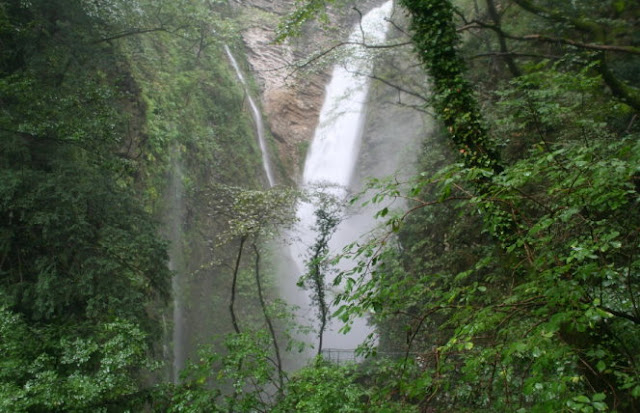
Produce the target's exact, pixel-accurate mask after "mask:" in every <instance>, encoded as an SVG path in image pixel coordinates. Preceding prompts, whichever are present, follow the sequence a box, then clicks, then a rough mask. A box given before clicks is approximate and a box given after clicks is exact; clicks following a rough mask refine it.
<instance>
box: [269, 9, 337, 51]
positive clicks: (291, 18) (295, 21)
mask: <svg viewBox="0 0 640 413" xmlns="http://www.w3.org/2000/svg"><path fill="white" fill-rule="evenodd" d="M334 2H335V0H297V1H296V6H295V7H294V9H293V12H291V13H290V14H289V15H288V16H287V17H286V18H285V19H284V21H283V22H282V23H280V24H279V25H278V29H277V35H276V42H282V41H284V40H285V39H286V38H288V37H295V36H299V35H300V31H301V30H302V25H303V24H304V23H306V22H307V21H309V20H312V19H315V18H319V19H320V21H322V22H327V21H328V18H329V17H328V16H327V14H326V12H325V8H326V7H327V4H330V3H334Z"/></svg>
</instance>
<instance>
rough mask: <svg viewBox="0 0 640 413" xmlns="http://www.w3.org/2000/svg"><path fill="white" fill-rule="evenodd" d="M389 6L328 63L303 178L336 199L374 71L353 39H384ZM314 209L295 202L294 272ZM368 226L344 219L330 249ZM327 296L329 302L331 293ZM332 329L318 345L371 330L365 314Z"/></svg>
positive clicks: (304, 307) (345, 181)
mask: <svg viewBox="0 0 640 413" xmlns="http://www.w3.org/2000/svg"><path fill="white" fill-rule="evenodd" d="M392 7H393V4H392V1H388V2H386V3H385V4H384V5H382V6H380V7H378V8H375V9H373V10H371V11H370V12H369V13H367V14H366V15H365V16H364V17H363V18H362V21H361V22H360V23H359V24H358V25H357V26H356V27H355V29H354V30H353V32H352V34H351V35H350V37H349V43H350V46H349V49H348V50H347V54H348V56H349V57H348V60H347V61H346V62H344V63H342V64H338V65H336V66H335V67H334V68H333V73H332V76H331V81H330V82H329V84H328V85H327V88H326V94H325V100H324V103H323V106H322V109H321V112H320V116H319V122H318V126H317V128H316V131H315V134H314V138H313V142H312V143H311V146H310V148H309V152H308V154H307V159H306V161H305V167H304V175H303V180H302V182H303V186H304V187H305V188H306V189H308V190H316V191H318V190H320V191H322V192H324V193H328V194H330V195H332V196H335V197H336V198H338V199H339V200H340V201H344V198H345V197H346V195H347V190H348V187H349V184H350V182H351V179H352V176H353V173H354V170H355V166H356V161H357V159H358V154H359V149H360V140H361V135H362V129H363V125H364V119H365V110H366V101H367V96H368V90H369V83H370V79H369V75H370V74H371V72H372V70H373V57H372V56H371V54H370V53H369V50H368V49H367V48H366V47H363V46H360V45H357V43H363V42H364V43H366V44H367V45H374V44H380V43H382V42H384V40H385V37H386V31H387V26H388V22H387V21H386V18H387V17H388V16H389V15H390V13H391V9H392ZM316 186H322V187H323V189H317V188H316ZM314 188H315V189H314ZM314 210H315V206H314V205H312V204H311V203H308V202H302V203H300V205H299V207H298V212H297V215H298V219H299V221H300V223H299V232H300V235H299V236H300V242H295V243H294V245H293V246H292V249H291V251H292V252H291V255H292V257H293V258H294V260H297V266H298V271H299V274H298V275H300V274H302V273H304V272H306V269H305V264H304V261H305V258H308V255H309V254H308V252H307V251H308V250H309V247H310V246H311V245H313V243H314V241H315V238H316V236H317V234H316V233H315V231H314V230H313V227H314V225H315V215H314ZM373 225H374V219H373V217H372V216H368V217H367V218H366V219H364V220H363V219H362V217H356V218H355V219H344V220H343V221H342V222H341V223H340V225H339V226H338V229H337V231H336V233H335V234H334V235H333V238H332V240H331V243H330V249H331V251H332V252H331V253H332V254H335V253H337V252H339V251H341V250H342V248H343V247H344V246H345V245H346V244H347V243H348V242H351V241H354V240H355V239H356V238H357V237H358V236H359V235H361V234H363V233H365V232H367V231H369V230H370V229H371V228H372V226H373ZM351 264H353V263H351ZM342 265H343V266H345V265H350V263H343V264H342ZM342 269H346V268H344V267H343V268H342ZM327 281H330V277H327ZM292 282H295V280H289V283H292ZM283 295H285V298H286V299H287V300H288V301H289V302H292V303H293V304H295V305H297V306H299V307H300V308H301V313H302V314H301V317H302V318H303V319H306V321H307V322H309V321H310V320H313V319H314V318H315V316H314V314H315V313H316V310H315V309H314V308H313V306H312V305H311V299H310V297H309V294H308V292H305V291H301V290H300V289H297V290H295V291H294V290H293V288H291V287H288V288H287V287H284V288H283ZM328 301H331V298H330V299H329V300H328ZM312 322H313V321H312ZM315 324H316V323H315V322H314V325H315ZM337 329H338V326H336V325H335V323H332V324H331V325H330V326H329V328H328V329H327V331H326V332H325V334H324V344H323V347H325V348H329V347H334V348H348V347H350V348H353V347H355V346H357V345H358V344H360V343H361V342H362V341H363V340H364V339H365V338H366V337H367V335H369V334H372V333H374V331H373V329H372V328H371V327H370V326H368V325H367V322H366V319H365V318H364V317H362V318H360V319H356V320H354V322H353V324H352V326H351V331H350V332H349V333H348V334H346V335H344V334H341V333H339V332H338V331H337Z"/></svg>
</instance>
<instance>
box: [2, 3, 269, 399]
mask: <svg viewBox="0 0 640 413" xmlns="http://www.w3.org/2000/svg"><path fill="white" fill-rule="evenodd" d="M225 10H226V8H225V7H224V4H221V3H217V2H191V1H173V0H172V1H160V2H158V1H144V0H141V1H118V0H114V1H110V0H105V1H91V0H71V1H69V0H60V1H58V0H53V1H52V0H33V1H19V0H15V1H14V0H7V1H0V50H1V51H0V199H1V201H0V217H1V218H0V222H1V224H0V312H1V316H0V411H3V412H4V411H6V412H21V411H43V412H44V411H47V412H51V411H125V410H127V409H130V410H131V411H140V410H142V408H143V406H144V405H150V403H152V401H153V400H155V399H156V397H155V396H154V395H157V394H158V393H157V392H158V391H159V390H155V389H153V384H154V383H156V382H159V381H164V380H165V378H167V373H166V372H167V366H163V365H162V364H161V363H160V361H161V360H162V359H163V358H170V356H168V355H167V354H166V353H163V351H162V348H163V344H164V343H163V342H164V340H165V339H166V337H167V334H168V333H170V331H168V330H169V329H170V328H171V327H170V326H167V323H166V321H165V320H166V318H167V317H166V316H167V314H170V312H169V308H170V304H171V301H170V300H169V298H170V279H171V273H170V271H169V269H168V265H167V264H168V257H167V246H168V243H167V242H165V241H164V240H163V237H162V236H161V233H166V232H167V231H165V230H163V231H160V229H161V226H160V225H159V220H160V218H161V217H166V216H167V215H170V214H171V213H174V211H172V210H171V209H172V208H173V206H172V205H171V202H168V201H166V199H167V198H171V196H172V194H170V193H169V192H170V188H169V187H170V186H171V185H169V184H168V183H169V182H172V179H170V175H171V174H176V172H175V169H176V165H182V169H183V170H184V177H181V176H179V177H178V178H177V180H178V181H182V182H179V185H181V186H182V187H184V190H183V192H185V193H186V195H185V199H187V202H191V205H187V206H186V207H184V208H183V209H184V210H186V209H187V208H189V207H191V208H192V207H193V205H192V204H193V202H196V199H197V194H196V193H195V192H196V191H195V188H197V187H204V186H205V185H206V184H207V183H208V182H209V181H210V180H212V179H216V180H217V181H218V182H224V183H227V184H239V183H244V184H245V185H247V186H257V185H258V182H259V180H258V176H257V173H254V171H259V169H257V168H254V167H253V165H255V164H256V163H257V162H259V159H260V155H259V151H258V150H257V148H256V144H255V143H254V139H253V132H252V125H251V123H250V121H249V120H248V119H247V117H246V116H244V115H243V114H242V102H243V96H242V93H243V92H242V91H241V90H240V89H239V88H238V87H237V86H236V82H235V77H234V76H235V74H234V73H233V72H232V70H231V69H230V68H229V67H228V64H227V63H226V60H224V59H220V56H221V55H222V44H223V42H225V41H227V40H228V43H229V44H230V45H233V42H232V37H231V36H232V35H231V34H232V33H233V30H232V29H233V27H231V26H230V25H229V24H228V22H229V21H228V20H225V19H224V18H223V17H222V15H221V13H224V12H225ZM214 33H215V36H214ZM231 148H233V150H231ZM186 177H188V179H187V178H186ZM173 181H175V179H174V180H173ZM167 210H168V211H167ZM163 219H164V218H163ZM181 219H183V220H184V222H189V223H191V224H192V223H193V222H194V221H196V222H197V221H198V220H201V219H202V217H201V215H199V214H198V213H197V212H195V213H192V214H191V216H190V217H189V219H187V218H184V217H178V222H179V223H180V224H179V226H181V227H182V226H183V224H182V222H183V220H181ZM192 225H193V224H192ZM179 231H180V232H187V231H186V230H185V229H184V228H179ZM202 236H203V235H202V234H198V233H196V234H192V233H187V235H184V238H188V237H191V238H197V237H202ZM187 241H189V240H184V241H183V240H181V239H177V241H174V246H173V248H174V249H182V248H185V246H184V244H186V243H187ZM191 250H192V249H187V252H186V253H185V254H184V259H185V261H187V260H189V265H192V266H199V265H201V261H199V260H198V259H197V258H194V257H193V255H189V254H190V253H191ZM181 264H182V265H184V266H185V267H186V266H187V265H186V264H184V263H177V265H181ZM169 318H170V315H169ZM169 364H170V363H169Z"/></svg>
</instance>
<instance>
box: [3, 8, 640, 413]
mask: <svg viewBox="0 0 640 413" xmlns="http://www.w3.org/2000/svg"><path fill="white" fill-rule="evenodd" d="M328 3H333V1H331V0H328V1H324V0H303V1H300V2H299V3H298V6H299V7H298V8H297V10H296V11H295V12H294V13H293V14H292V15H291V16H290V17H289V18H288V19H286V20H285V23H284V24H283V26H282V29H283V30H282V36H281V38H282V39H284V38H285V37H286V36H287V35H291V34H295V33H296V32H297V31H299V28H300V27H302V25H303V24H305V23H304V22H305V21H306V20H307V19H310V18H312V17H313V16H315V15H317V14H318V13H322V10H323V8H324V7H325V6H326V5H327V4H328ZM399 3H400V4H399V5H397V7H403V8H404V10H405V12H406V19H407V21H408V26H409V29H408V35H409V36H410V41H411V43H412V45H413V47H414V48H415V52H416V54H417V56H418V59H419V60H420V61H421V63H422V64H423V66H424V69H425V73H426V74H428V76H429V77H428V79H429V90H430V95H429V96H428V97H427V98H428V100H429V102H430V104H429V106H430V108H432V110H433V111H434V112H435V113H436V117H437V118H438V120H439V122H440V127H439V132H438V133H437V134H435V135H434V136H428V137H425V151H424V154H423V156H422V160H421V166H420V167H421V170H420V173H419V174H418V175H417V176H415V177H414V179H412V180H411V181H410V182H405V183H397V182H395V181H374V182H372V183H371V185H370V186H371V190H372V191H375V192H377V195H376V196H375V197H374V198H373V200H374V202H380V201H382V200H384V199H388V198H396V197H397V198H403V199H406V200H408V202H409V211H408V212H398V213H396V212H394V211H391V210H389V209H387V208H384V209H381V211H380V212H379V213H378V215H379V216H380V217H382V218H384V219H386V224H387V227H388V228H387V230H388V231H387V234H386V235H385V236H383V237H382V238H379V239H375V240H372V241H371V242H370V243H369V244H367V245H359V244H354V246H353V251H352V254H353V255H354V256H355V258H356V259H358V260H360V261H361V265H359V266H357V267H356V268H355V269H353V270H352V271H349V272H346V273H343V274H341V275H340V277H339V278H342V279H347V280H348V282H346V283H344V285H347V286H348V287H349V288H348V290H347V291H345V293H344V294H342V295H341V296H340V297H339V301H340V302H339V305H340V306H341V307H340V310H339V311H338V313H337V314H336V316H339V317H342V318H343V319H344V320H345V321H346V320H348V319H349V317H350V316H351V315H353V314H362V313H363V312H371V313H372V314H373V316H372V318H373V321H374V322H375V323H376V326H377V328H378V331H379V334H380V337H379V347H378V348H375V347H373V346H370V345H364V346H363V348H362V349H361V350H362V352H363V353H364V354H367V355H369V356H371V357H370V359H368V360H367V361H366V362H365V363H362V364H361V365H359V366H351V367H344V366H343V367H341V366H334V365H331V364H327V363H326V362H324V361H322V359H318V360H316V361H315V362H314V363H312V364H311V365H309V366H308V367H307V368H305V369H303V370H301V371H299V372H298V373H296V374H295V375H292V376H291V377H286V374H285V373H284V372H283V371H282V362H281V359H280V356H281V351H283V350H284V349H285V347H286V344H285V341H284V340H282V338H283V337H286V335H287V334H286V332H284V331H280V330H278V328H277V327H276V328H274V322H275V320H276V319H277V318H279V319H281V320H286V319H288V317H289V316H288V315H287V312H286V311H285V310H284V309H283V307H282V306H275V307H274V306H271V305H269V303H267V300H265V298H264V296H263V293H264V287H265V286H264V285H263V284H262V281H263V278H264V274H263V272H264V270H265V268H266V265H265V262H264V261H265V258H268V254H267V253H266V250H265V249H264V244H263V240H265V239H267V238H269V237H271V236H272V235H273V233H274V231H275V229H277V228H281V227H282V226H283V225H286V224H287V223H288V222H289V221H290V219H289V215H288V214H290V211H291V208H292V200H293V199H294V195H293V194H291V193H290V192H288V191H285V190H283V191H266V192H263V191H257V190H251V188H253V189H255V188H256V187H258V186H259V178H258V177H257V176H256V175H257V173H259V171H260V168H256V167H254V166H255V165H257V164H258V163H259V162H260V157H259V153H258V151H257V150H256V148H255V143H253V140H252V136H253V134H252V132H251V127H250V123H249V122H247V119H246V117H244V116H241V115H240V113H241V112H242V92H241V91H239V90H238V88H237V87H236V86H234V84H235V82H234V81H233V76H234V75H233V73H232V72H231V71H230V69H229V67H228V65H227V64H226V63H225V62H224V60H223V59H221V58H220V56H222V51H221V46H222V44H224V43H229V44H232V43H233V41H234V36H233V33H234V27H233V25H232V24H231V23H230V22H231V21H232V20H231V19H229V18H227V17H225V14H226V13H227V12H228V9H227V8H226V7H225V4H224V2H217V1H189V0H171V1H168V0H167V1H151V0H148V1H147V0H139V1H125V0H93V1H92V0H30V1H21V0H0V48H1V51H0V56H1V57H0V148H1V151H0V209H1V211H0V212H1V213H0V222H1V225H0V410H1V411H11V412H20V411H25V412H32V411H33V412H38V411H43V412H45V411H46V412H49V411H114V412H119V411H127V410H129V411H141V410H143V409H145V408H146V409H149V410H151V411H175V412H182V411H184V412H210V411H247V412H248V411H282V412H289V411H313V412H336V411H342V412H358V411H381V412H382V411H385V412H387V411H402V412H411V411H416V412H418V411H423V412H429V411H456V412H483V411H486V412H495V411H518V412H525V411H538V412H548V411H558V412H560V411H567V412H593V411H618V412H632V411H637V410H638V409H639V408H640V407H639V404H640V401H639V400H638V398H639V397H640V371H639V369H638V363H639V362H640V360H639V359H638V357H639V356H638V351H637V349H638V348H640V328H639V327H638V324H639V323H640V308H639V305H640V304H639V302H638V301H639V300H640V296H639V294H638V289H639V288H640V285H639V282H638V281H639V278H640V257H639V256H638V250H639V246H640V212H639V211H640V208H639V207H640V205H639V194H638V192H639V191H640V182H639V180H640V140H639V139H638V138H639V137H640V126H639V124H638V122H637V117H638V112H639V111H640V75H639V72H638V69H637V68H638V67H639V64H640V57H639V55H640V37H639V36H640V35H639V34H638V33H640V30H638V18H639V17H640V12H639V10H640V8H638V4H637V1H634V0H604V1H603V0H581V1H572V2H569V1H567V2H558V1H553V0H474V1H472V0H402V1H400V2H399ZM395 23H397V25H398V26H399V27H400V25H402V24H403V21H402V19H399V20H397V21H396V22H395ZM176 165H182V167H183V168H184V169H185V170H186V171H187V172H188V173H185V176H187V177H188V178H185V179H182V182H180V186H183V187H184V191H185V192H186V193H187V199H188V201H187V205H186V206H184V205H183V206H180V207H178V209H179V212H178V213H177V217H178V218H179V219H180V220H184V221H185V222H187V223H188V225H185V226H186V227H183V226H180V228H177V229H176V231H175V232H180V233H181V235H180V236H179V238H180V237H181V238H180V239H179V240H178V241H177V242H178V243H179V244H176V242H175V240H174V246H173V248H177V249H180V250H183V253H184V255H183V256H182V259H181V262H178V263H175V264H176V265H178V266H181V267H182V268H181V270H183V271H186V272H189V273H197V274H200V273H201V272H205V271H206V270H210V269H211V268H212V267H214V266H215V267H216V269H217V270H220V271H226V273H227V274H230V275H231V277H229V280H230V285H227V284H226V283H224V284H221V285H224V289H223V291H225V294H226V291H231V303H230V304H229V303H228V300H227V296H226V295H225V296H224V297H220V298H219V300H220V303H219V304H220V306H219V308H224V311H225V314H226V315H225V319H226V318H227V317H228V315H230V316H231V321H230V322H227V324H228V325H227V326H226V327H225V328H227V330H228V331H231V334H229V335H228V336H227V339H226V346H227V351H226V352H225V353H224V354H220V352H219V351H217V350H218V349H216V351H212V350H209V349H202V351H201V353H200V357H199V358H198V359H197V360H195V361H196V363H193V364H191V365H189V366H188V367H187V369H185V371H184V372H183V375H182V381H181V382H180V383H179V384H176V385H173V384H168V383H167V374H166V371H167V370H166V367H165V368H164V369H163V368H162V367H160V360H161V359H162V358H163V357H162V354H160V353H161V348H162V344H163V335H164V336H166V334H167V331H166V329H163V324H162V322H161V321H162V318H163V314H166V313H165V312H166V309H167V307H168V306H169V297H170V291H169V289H170V288H169V287H170V277H171V273H170V271H169V270H168V267H167V264H168V262H167V261H168V258H167V243H165V242H164V241H162V237H161V236H160V235H159V234H160V233H161V232H162V231H160V227H159V225H158V223H157V219H158V217H159V216H160V215H161V213H163V212H166V211H163V209H166V208H170V207H167V206H166V202H164V201H163V200H165V199H166V197H169V195H168V192H170V191H171V188H169V187H170V186H171V185H169V184H167V182H170V181H171V179H169V176H170V174H171V173H172V171H173V173H174V175H175V174H176ZM252 165H253V167H252ZM251 171H258V172H251ZM212 181H216V182H217V184H216V185H212V184H211V182H212ZM240 184H243V185H245V186H246V187H248V188H249V189H242V190H241V189H238V188H233V187H230V186H228V185H240ZM197 207H202V208H197ZM212 216H213V217H214V218H216V217H218V218H220V222H211V221H212V220H214V218H211V217H212ZM319 218H322V217H319ZM329 218H331V217H329ZM205 225H206V226H208V227H210V228H217V229H218V230H219V235H218V237H217V239H216V240H215V241H213V240H210V243H211V244H215V245H212V246H211V248H210V249H209V248H208V247H201V246H200V247H196V246H195V245H196V244H197V243H196V242H195V240H198V241H203V242H200V245H206V244H207V241H209V240H208V237H210V235H209V234H203V233H201V232H200V229H201V228H202V227H203V226H205ZM165 232H166V231H165ZM169 232H172V231H171V230H170V231H169ZM326 233H327V234H330V233H331V229H330V228H329V229H327V231H326ZM170 235H176V234H170ZM321 241H322V242H325V240H321ZM223 244H224V245H227V247H225V248H223V247H222V245H223ZM229 245H230V246H231V247H229ZM211 251H214V254H213V258H212V257H211V256H210V253H211ZM317 252H318V253H317V254H316V255H315V257H316V258H318V259H317V260H316V261H312V262H311V263H310V265H309V267H310V270H311V280H314V281H316V280H322V279H323V277H324V275H323V274H321V273H320V272H322V271H323V270H324V269H325V268H326V267H325V266H326V264H327V262H326V260H324V257H325V256H326V250H325V249H324V247H323V245H321V244H319V247H318V251H317ZM225 258H230V261H228V262H230V263H231V264H230V265H229V266H228V267H225V266H224V265H223V264H222V261H225ZM321 258H322V259H321ZM225 262H226V261H225ZM313 271H316V274H315V276H314V274H313ZM308 281H309V279H307V282H308ZM216 282H217V281H216ZM316 284H317V282H316ZM238 286H241V287H242V288H239V287H238ZM227 287H229V288H227ZM194 288H197V287H194ZM236 290H237V291H238V292H237V293H236ZM316 294H319V295H320V296H321V298H320V301H321V302H324V301H325V298H324V296H323V295H322V294H323V292H322V289H321V288H318V290H317V293H316ZM248 295H251V296H253V297H259V299H260V300H259V303H260V306H259V307H257V308H256V310H258V309H259V310H261V311H253V312H252V311H248V307H246V306H241V305H239V304H238V303H239V302H240V301H241V300H243V299H244V298H246V297H247V296H248ZM243 297H244V298H243ZM236 298H237V300H238V301H237V302H236ZM247 300H248V299H247ZM211 304H215V301H214V302H212V303H211ZM227 306H228V311H227ZM324 307H326V306H324ZM196 310H197V309H196ZM196 310H194V311H196ZM198 311H199V310H198ZM321 312H322V311H321ZM227 313H228V315H227ZM211 314H212V317H211V318H217V317H216V314H213V312H211ZM324 317H326V308H325V311H324V312H323V316H322V317H321V318H324ZM220 318H222V317H220ZM238 319H240V321H239V320H238ZM216 326H218V325H217V324H216ZM282 330H284V329H282ZM221 331H222V329H221ZM278 340H281V341H283V343H281V344H279V343H278ZM385 354H394V355H397V356H396V357H385V356H384V355H385ZM376 355H377V356H378V357H376Z"/></svg>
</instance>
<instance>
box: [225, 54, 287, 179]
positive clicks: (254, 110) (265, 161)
mask: <svg viewBox="0 0 640 413" xmlns="http://www.w3.org/2000/svg"><path fill="white" fill-rule="evenodd" d="M224 51H225V53H226V54H227V57H229V61H230V62H231V65H232V66H233V69H234V70H235V72H236V75H237V76H238V80H240V83H242V86H243V87H244V91H245V93H246V95H247V100H248V101H249V106H250V107H251V116H252V117H253V121H254V122H255V123H256V133H257V135H258V143H259V145H260V151H261V152H262V165H263V167H264V172H265V174H266V176H267V181H268V182H269V187H270V188H271V187H273V186H274V185H275V180H274V179H273V172H272V171H271V161H269V152H268V150H267V141H266V139H265V137H264V122H263V120H262V115H261V114H260V110H259V109H258V106H257V105H256V103H255V101H254V100H253V98H252V97H251V94H249V88H248V86H247V82H246V81H245V80H244V76H243V75H242V71H241V70H240V66H239V65H238V62H237V61H236V59H235V57H233V54H232V53H231V50H230V49H229V46H227V45H226V44H225V45H224Z"/></svg>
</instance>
